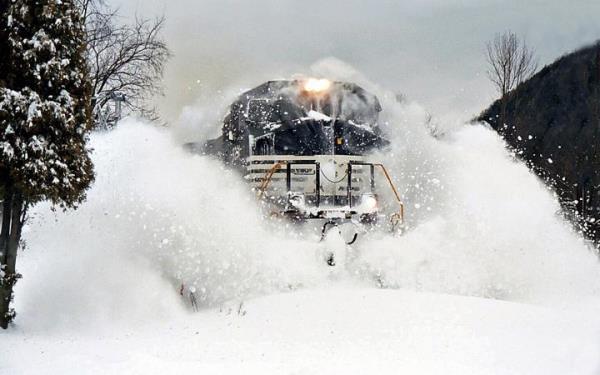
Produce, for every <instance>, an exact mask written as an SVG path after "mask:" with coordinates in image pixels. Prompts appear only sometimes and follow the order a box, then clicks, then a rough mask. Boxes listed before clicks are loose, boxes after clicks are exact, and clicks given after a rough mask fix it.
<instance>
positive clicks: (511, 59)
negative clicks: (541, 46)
mask: <svg viewBox="0 0 600 375" xmlns="http://www.w3.org/2000/svg"><path fill="white" fill-rule="evenodd" d="M486 59H487V62H488V65H489V68H488V71H487V74H488V77H489V78H490V80H491V81H492V83H493V84H494V85H495V86H496V89H497V90H498V92H499V93H500V94H501V95H502V97H504V96H505V95H507V94H508V93H509V92H510V91H512V90H513V89H515V88H516V87H517V86H518V85H519V84H521V83H522V82H523V81H525V80H527V79H529V78H530V77H531V76H532V75H533V74H534V73H535V72H536V70H537V67H538V63H537V59H536V58H535V51H534V49H533V48H531V47H529V46H528V45H527V43H526V42H525V40H523V41H521V40H519V38H518V37H517V35H516V34H515V33H513V32H511V31H507V32H505V33H504V34H501V35H496V37H495V38H494V40H493V41H491V42H488V43H487V44H486Z"/></svg>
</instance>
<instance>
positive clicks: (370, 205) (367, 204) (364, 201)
mask: <svg viewBox="0 0 600 375" xmlns="http://www.w3.org/2000/svg"><path fill="white" fill-rule="evenodd" d="M377 205H378V203H377V197H376V196H375V195H374V194H363V195H362V197H361V198H360V208H361V209H362V210H363V211H364V212H374V211H377Z"/></svg>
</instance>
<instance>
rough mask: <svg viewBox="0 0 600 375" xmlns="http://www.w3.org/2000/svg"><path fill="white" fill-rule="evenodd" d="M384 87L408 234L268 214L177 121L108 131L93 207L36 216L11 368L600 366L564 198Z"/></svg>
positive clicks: (9, 352) (597, 297) (5, 368)
mask: <svg viewBox="0 0 600 375" xmlns="http://www.w3.org/2000/svg"><path fill="white" fill-rule="evenodd" d="M329 75H330V74H329ZM333 78H335V77H333ZM353 78H356V77H353ZM353 80H354V79H353ZM359 83H361V82H359ZM368 88H369V89H371V90H377V88H376V87H368ZM377 94H378V95H379V97H380V99H381V100H382V104H383V107H384V108H385V112H384V114H383V116H384V118H383V121H387V122H389V125H388V129H387V131H388V133H389V134H390V135H391V137H392V144H393V145H394V147H393V149H392V150H390V151H388V152H387V153H386V154H384V155H378V156H375V157H377V158H379V159H380V160H382V161H383V162H384V163H385V164H386V165H387V166H388V168H389V169H390V171H391V173H392V175H393V176H394V177H395V179H396V181H397V183H398V186H399V189H400V190H401V193H402V196H403V199H404V202H405V204H406V212H407V221H408V223H409V227H408V230H407V231H406V233H405V234H404V235H403V236H401V237H396V236H391V235H387V234H380V235H372V236H371V237H370V238H362V239H360V240H359V242H358V243H357V244H356V245H355V246H353V247H352V248H350V249H346V248H345V247H344V246H343V244H340V242H339V241H336V239H335V238H334V237H332V238H329V239H328V241H327V242H326V243H325V244H318V243H317V241H316V239H318V233H316V232H312V231H311V230H310V229H305V230H302V231H298V230H297V228H294V227H293V226H291V225H290V224H289V223H285V222H277V221H270V220H265V219H264V218H263V217H262V216H261V214H260V212H259V211H260V210H259V207H258V205H257V203H256V200H255V198H254V197H253V195H252V194H251V193H250V192H249V191H248V187H247V185H245V184H244V183H243V182H242V180H241V178H240V177H239V176H238V175H236V174H235V173H234V172H232V171H229V170H226V169H225V168H224V167H223V166H222V165H221V164H220V163H219V162H218V161H215V160H211V159H210V158H207V157H201V156H194V155H189V154H186V153H185V152H184V151H183V150H182V148H181V147H180V144H181V142H180V141H179V140H177V139H178V138H177V137H173V132H172V131H171V130H167V129H164V128H155V127H153V126H151V125H148V124H143V123H140V122H136V121H133V120H128V121H124V122H123V123H121V124H120V125H119V127H118V128H117V129H116V130H115V131H112V132H109V133H98V134H95V135H94V136H93V139H92V146H93V147H94V149H95V152H94V162H95V165H96V170H97V181H96V183H95V185H94V187H93V188H92V189H91V190H90V192H89V195H88V199H87V201H86V202H85V203H84V204H83V205H82V206H81V207H80V209H78V210H77V211H74V212H66V213H62V212H53V211H51V210H50V208H49V207H48V206H45V205H40V206H38V207H36V208H35V210H34V211H33V212H32V216H31V220H30V224H29V226H28V227H27V228H26V230H25V233H24V236H25V240H26V242H27V247H26V249H25V251H24V252H22V253H21V254H20V257H19V259H18V269H19V271H20V272H21V273H22V274H23V275H24V278H23V279H22V280H20V281H19V283H18V284H17V287H16V298H15V307H16V309H17V312H18V314H19V315H18V316H17V320H16V324H15V325H14V326H13V327H12V328H11V329H10V330H8V331H3V332H0V374H5V373H6V374H38V373H49V374H65V373H67V374H68V373H73V374H82V373H94V374H105V373H134V374H137V373H139V374H153V373H156V374H162V373H215V374H221V373H236V374H237V373H258V374H270V373H273V374H281V373H284V374H314V373H322V374H337V373H341V374H346V373H349V374H365V373H416V374H528V375H530V374H543V375H548V374H561V375H562V374H578V375H579V374H597V373H598V371H600V266H599V264H598V260H597V256H596V254H595V253H594V251H593V250H592V249H591V248H590V247H589V246H588V245H587V244H586V243H585V242H584V241H583V240H582V239H581V238H580V237H579V236H578V235H577V234H576V233H574V232H573V231H572V230H571V229H570V228H569V226H568V225H567V224H565V223H564V222H563V220H562V219H561V218H560V216H559V215H558V211H559V207H558V204H557V202H556V200H555V198H554V197H553V196H552V194H551V192H549V191H548V190H547V189H546V188H545V187H544V186H543V184H541V183H540V182H539V181H538V180H537V179H536V178H535V177H534V176H532V174H531V173H530V172H529V171H528V170H527V168H525V166H523V165H522V164H521V163H519V162H516V161H515V160H514V158H513V157H512V156H511V155H509V154H508V153H507V152H506V150H505V149H504V147H503V143H502V142H501V141H500V139H499V138H498V137H497V136H496V135H495V134H494V133H493V132H492V131H490V130H487V129H485V128H484V127H482V126H461V127H458V128H456V129H441V127H438V128H437V130H436V132H437V133H438V134H439V133H440V132H442V131H443V132H445V133H446V134H445V135H444V136H442V137H440V138H439V139H436V138H434V137H432V136H431V134H430V132H431V131H432V129H433V126H434V124H432V123H431V122H428V121H427V114H426V113H425V112H424V111H423V110H422V109H421V108H420V107H419V106H418V105H416V104H411V103H404V104H398V103H394V101H393V95H388V94H386V93H385V92H377ZM200 117H201V116H200ZM204 125H206V124H204ZM188 130H189V129H188ZM202 132H203V133H202V134H207V133H208V131H207V130H206V129H203V130H202ZM324 246H325V247H328V248H331V249H335V250H336V251H339V252H340V255H341V254H342V253H344V255H345V260H344V262H342V261H340V263H341V264H338V265H337V266H336V267H334V268H331V267H328V266H326V265H325V262H324V261H323V258H322V257H320V254H321V252H322V250H323V247H324ZM338 259H342V257H339V258H338ZM182 282H183V283H185V284H186V288H190V287H193V288H195V289H196V291H197V293H196V294H197V296H198V304H199V306H200V311H198V312H194V311H192V309H191V308H190V306H189V303H187V298H182V297H181V296H180V295H179V289H180V285H181V283H182ZM186 290H187V289H186ZM184 294H185V293H184Z"/></svg>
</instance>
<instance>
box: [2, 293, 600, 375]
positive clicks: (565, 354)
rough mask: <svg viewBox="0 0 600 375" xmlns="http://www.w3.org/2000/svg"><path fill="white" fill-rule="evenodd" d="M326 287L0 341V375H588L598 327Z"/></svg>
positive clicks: (584, 319) (537, 310) (583, 320)
mask: <svg viewBox="0 0 600 375" xmlns="http://www.w3.org/2000/svg"><path fill="white" fill-rule="evenodd" d="M588 318H589V316H586V315H583V314H577V313H573V312H564V311H556V310H551V309H547V308H541V307H534V306H527V305H523V304H516V303H511V302H502V301H493V300H487V299H481V298H473V297H458V296H449V295H442V294H430V293H416V292H411V291H398V290H378V289H373V288H363V287H357V286H355V285H354V286H352V285H329V286H327V287H323V288H319V289H311V290H303V291H298V292H295V293H286V294H276V295H271V296H267V297H261V298H257V299H252V300H249V301H246V302H245V303H244V304H243V305H242V306H241V307H240V305H239V303H230V304H226V305H224V307H223V308H221V309H220V310H219V309H212V310H207V311H202V312H200V313H196V314H193V313H185V314H184V313H181V312H180V313H178V314H173V315H170V316H165V317H164V318H163V319H157V320H156V321H154V322H151V323H144V324H138V323H135V322H133V321H130V322H129V324H128V325H127V326H124V327H122V326H117V327H110V326H109V325H107V326H105V327H104V329H103V330H102V331H101V332H97V331H96V332H95V331H92V332H84V333H81V332H80V331H74V330H68V331H61V332H57V333H52V334H49V333H46V332H44V333H39V332H38V333H32V332H28V330H27V329H26V328H25V327H19V328H18V331H17V332H13V333H11V334H9V335H5V337H3V338H2V342H3V345H6V347H5V348H3V350H2V353H3V358H4V359H3V361H2V365H0V366H1V367H0V369H1V370H2V373H6V374H108V373H112V374H188V373H202V374H250V373H252V374H371V373H372V374H398V373H410V374H596V373H598V370H600V368H599V367H598V361H597V360H598V350H599V349H600V348H599V347H598V337H599V335H600V325H599V324H598V320H597V319H596V320H592V321H590V320H589V319H588Z"/></svg>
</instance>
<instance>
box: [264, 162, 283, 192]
mask: <svg viewBox="0 0 600 375" xmlns="http://www.w3.org/2000/svg"><path fill="white" fill-rule="evenodd" d="M284 164H285V163H282V162H279V163H275V165H273V166H272V167H271V168H270V169H269V170H268V171H267V173H265V178H264V179H263V180H262V182H261V184H260V187H259V188H258V190H259V192H258V199H261V198H262V197H263V195H264V194H265V190H267V187H268V186H269V184H270V183H271V178H273V175H274V174H275V172H277V170H279V169H280V168H281V167H282V166H283V165H284Z"/></svg>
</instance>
